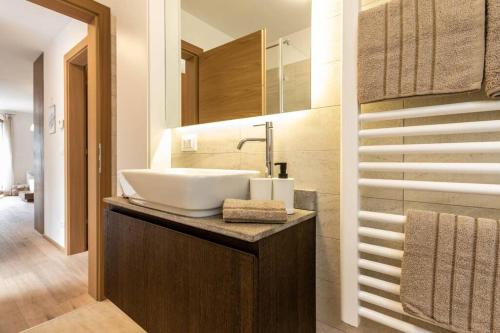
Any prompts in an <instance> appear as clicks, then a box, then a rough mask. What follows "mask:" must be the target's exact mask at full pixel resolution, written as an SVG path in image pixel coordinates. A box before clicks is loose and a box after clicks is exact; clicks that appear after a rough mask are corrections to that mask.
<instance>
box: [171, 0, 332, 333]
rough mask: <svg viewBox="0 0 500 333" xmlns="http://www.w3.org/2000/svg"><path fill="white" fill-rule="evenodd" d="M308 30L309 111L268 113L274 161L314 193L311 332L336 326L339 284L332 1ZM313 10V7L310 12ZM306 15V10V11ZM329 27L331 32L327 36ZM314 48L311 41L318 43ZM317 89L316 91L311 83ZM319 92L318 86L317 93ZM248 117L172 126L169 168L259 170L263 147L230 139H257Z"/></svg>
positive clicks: (259, 130)
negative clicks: (184, 144) (319, 35)
mask: <svg viewBox="0 0 500 333" xmlns="http://www.w3.org/2000/svg"><path fill="white" fill-rule="evenodd" d="M324 4H328V5H329V6H328V8H320V9H319V13H320V14H321V15H320V17H318V18H317V20H315V22H316V23H314V24H313V30H316V31H317V30H318V29H321V30H323V35H324V36H325V39H322V40H316V41H313V52H314V49H315V47H314V43H315V42H316V43H321V44H322V46H321V50H322V53H321V54H318V53H316V57H315V56H314V54H313V59H312V62H313V64H314V65H313V68H312V83H311V84H312V85H313V86H316V87H317V88H316V92H315V93H314V89H315V88H313V96H312V104H313V109H312V110H307V111H298V112H291V113H288V114H283V115H276V116H273V118H272V121H273V123H274V139H275V142H274V148H275V162H279V161H284V162H287V163H288V164H289V174H290V176H291V177H294V178H295V180H296V188H301V189H315V190H317V191H318V192H319V205H318V206H319V207H318V210H319V212H318V213H319V216H318V224H317V264H316V266H317V295H318V297H317V299H318V300H317V318H318V332H325V333H326V332H337V330H336V329H334V328H335V327H336V326H338V325H339V323H340V312H339V304H340V296H339V295H340V293H339V292H340V290H339V287H340V284H339V234H340V231H339V229H340V227H339V205H340V203H339V202H340V196H339V178H340V171H339V165H340V163H339V162H340V135H339V134H340V133H339V132H340V128H339V126H340V123H339V121H340V106H339V105H340V98H339V96H340V59H339V58H340V50H339V45H340V44H339V40H340V29H339V28H340V21H341V20H340V1H332V2H324ZM313 11H314V9H313ZM313 15H314V14H313ZM331 32H335V33H331ZM318 47H319V46H318ZM318 87H319V88H318ZM318 89H320V91H319V90H318ZM262 121H263V120H259V119H258V118H257V119H252V121H250V122H244V123H241V122H229V123H219V124H216V125H207V126H204V125H202V126H196V127H192V128H184V129H176V130H173V131H172V133H173V134H172V166H173V167H208V168H233V169H256V170H260V171H261V172H262V173H263V172H264V170H265V166H264V162H265V154H264V145H263V144H262V143H248V144H246V145H245V146H244V148H243V150H242V151H241V152H240V151H238V150H237V149H236V145H237V143H238V141H239V140H240V139H242V138H245V137H249V136H263V135H264V132H263V129H262V127H253V126H252V124H255V123H260V122H262ZM187 133H196V134H197V135H198V151H197V152H194V153H188V152H184V153H183V152H181V151H180V140H181V136H182V135H183V134H187Z"/></svg>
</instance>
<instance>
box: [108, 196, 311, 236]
mask: <svg viewBox="0 0 500 333" xmlns="http://www.w3.org/2000/svg"><path fill="white" fill-rule="evenodd" d="M103 201H104V202H105V203H107V204H108V205H110V206H116V207H119V208H123V209H128V210H131V211H134V212H137V213H141V214H146V215H151V216H153V217H156V218H160V219H163V220H166V221H171V222H175V223H179V224H182V225H186V226H189V227H195V228H198V229H201V230H206V231H209V232H214V233H218V234H221V235H224V236H228V237H232V238H237V239H240V240H243V241H246V242H250V243H254V242H257V241H259V240H262V239H264V238H266V237H269V236H271V235H274V234H276V233H278V232H280V231H282V230H285V229H288V228H290V227H293V226H295V225H297V224H299V223H301V222H304V221H306V220H310V219H312V218H315V217H316V216H317V212H316V211H310V210H303V209H296V213H295V214H293V215H289V217H288V221H287V222H286V223H283V224H260V223H237V224H236V223H235V224H234V225H244V226H245V227H250V228H251V227H252V226H255V227H264V226H267V227H270V229H269V230H265V231H262V232H260V233H258V234H256V235H249V234H245V233H243V232H238V231H235V230H230V227H229V226H230V225H232V224H233V223H227V222H223V221H222V217H220V215H218V216H212V217H203V218H195V217H186V216H181V215H176V214H172V213H167V212H163V211H160V210H156V209H152V208H147V207H143V206H139V205H136V204H133V203H130V202H129V201H128V200H127V199H125V198H122V197H108V198H104V199H103ZM207 221H210V222H211V224H206V223H203V222H207ZM214 223H223V224H224V227H223V226H222V225H221V226H217V225H214Z"/></svg>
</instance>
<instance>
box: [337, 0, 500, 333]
mask: <svg viewBox="0 0 500 333" xmlns="http://www.w3.org/2000/svg"><path fill="white" fill-rule="evenodd" d="M359 10H360V6H359V2H358V1H352V0H344V1H343V24H342V25H343V32H342V35H343V40H351V41H353V40H356V39H357V16H358V13H359ZM343 45H347V44H345V43H344V44H343ZM356 59H357V54H356V48H355V47H349V48H347V47H344V48H343V50H342V94H341V96H342V162H341V165H342V166H341V168H342V179H341V193H342V196H341V259H342V260H341V285H342V288H341V297H342V307H341V308H342V320H343V321H344V322H346V323H348V324H350V325H352V326H356V327H357V326H358V325H359V320H360V317H364V318H367V319H370V320H373V321H375V322H378V323H381V324H383V325H385V326H389V327H392V328H394V329H397V330H400V331H403V332H412V333H424V332H430V331H429V330H428V329H424V328H422V327H421V326H426V327H429V324H427V325H425V324H422V325H420V326H419V325H416V324H414V323H413V322H412V323H410V322H408V321H405V320H403V319H401V318H404V317H402V316H401V315H406V314H405V312H404V311H403V307H402V305H401V303H400V302H397V301H394V300H393V299H397V296H399V292H400V286H399V284H397V283H393V282H388V281H385V280H382V279H379V278H374V277H372V276H368V275H364V274H362V273H361V272H366V271H370V272H376V273H379V274H382V276H388V277H390V278H393V279H392V281H394V280H397V278H399V277H400V276H401V268H399V266H393V265H390V264H387V262H391V260H392V261H394V260H396V261H398V260H401V259H402V257H403V251H401V250H398V249H393V248H390V247H385V246H380V245H375V244H371V243H370V241H372V240H374V239H375V240H384V241H392V242H397V243H400V244H402V243H403V242H404V233H402V232H395V231H389V230H387V226H390V225H403V224H404V223H405V221H406V217H405V216H404V215H396V214H386V213H381V212H375V211H366V210H361V209H360V189H362V188H377V189H379V188H381V189H400V190H417V191H437V192H452V193H466V194H481V195H494V196H497V195H500V185H499V184H484V183H481V184H479V183H470V182H464V183H457V182H441V181H420V180H405V179H403V180H399V179H398V180H392V179H382V178H380V179H379V178H362V177H361V176H360V172H364V171H370V172H373V171H375V172H377V174H383V173H384V172H405V173H407V172H414V173H417V172H422V173H449V174H451V173H453V174H462V175H464V177H466V176H467V175H475V174H477V175H479V174H491V175H500V163H408V162H360V156H365V155H366V156H367V155H386V154H404V155H409V154H480V153H494V154H500V141H487V142H454V143H429V144H402V145H401V144H394V145H360V140H361V139H364V138H384V137H411V136H427V135H437V134H464V133H491V132H500V120H487V121H471V122H464V123H453V124H450V123H445V124H433V125H420V126H407V127H391V128H377V129H360V128H361V126H360V124H364V123H369V122H374V121H387V120H398V119H399V120H402V119H411V118H422V117H437V116H446V115H457V114H471V113H477V112H489V111H498V110H500V102H499V101H475V102H465V103H456V104H447V105H438V106H429V107H417V108H411V109H403V110H395V111H385V112H374V113H364V114H361V113H360V108H359V105H358V102H357V96H356V91H357V82H356ZM353 184H358V186H353ZM360 222H369V223H370V227H366V226H362V223H360ZM400 229H402V228H400ZM361 239H362V240H361ZM363 254H368V255H371V256H370V258H374V257H376V258H384V259H390V260H389V261H384V260H380V261H384V263H382V262H378V261H375V260H367V259H363V258H362V257H363ZM353 277H357V278H353ZM394 278H396V279H394ZM389 280H390V279H389ZM361 286H365V287H369V288H372V289H376V290H379V291H382V292H384V293H389V294H392V295H394V296H396V297H393V299H389V298H386V297H382V296H379V295H376V294H374V293H370V292H367V291H363V290H362V289H363V288H361ZM365 289H366V288H365ZM382 294H383V293H382ZM363 304H370V305H371V306H369V307H368V306H363ZM376 309H380V310H376ZM388 314H393V316H391V315H388ZM406 316H408V315H406ZM408 317H411V316H408ZM417 322H418V320H417Z"/></svg>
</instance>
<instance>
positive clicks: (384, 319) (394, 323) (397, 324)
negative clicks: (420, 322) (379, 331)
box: [359, 306, 432, 333]
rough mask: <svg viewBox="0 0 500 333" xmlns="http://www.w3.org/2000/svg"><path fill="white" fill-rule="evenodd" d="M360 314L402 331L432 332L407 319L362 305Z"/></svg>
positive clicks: (410, 332)
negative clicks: (406, 320) (397, 317)
mask: <svg viewBox="0 0 500 333" xmlns="http://www.w3.org/2000/svg"><path fill="white" fill-rule="evenodd" d="M359 315H360V316H361V317H364V318H367V319H370V320H373V321H375V322H377V323H380V324H382V325H385V326H389V327H391V328H394V329H396V330H400V331H401V332H406V333H432V332H431V331H428V330H426V329H423V328H420V327H418V326H416V325H413V324H410V323H407V322H405V321H402V320H399V319H396V318H393V317H391V316H387V315H385V314H382V313H380V312H377V311H374V310H371V309H368V308H365V307H362V306H361V307H360V308H359Z"/></svg>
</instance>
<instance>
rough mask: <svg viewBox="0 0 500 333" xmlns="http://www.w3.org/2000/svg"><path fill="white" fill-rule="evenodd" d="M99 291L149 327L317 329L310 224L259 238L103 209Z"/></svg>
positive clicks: (171, 330) (172, 331) (171, 331)
mask: <svg viewBox="0 0 500 333" xmlns="http://www.w3.org/2000/svg"><path fill="white" fill-rule="evenodd" d="M105 294H106V297H107V298H109V299H110V300H111V301H112V302H113V303H114V304H116V305H117V306H118V307H119V308H120V309H122V310H123V311H124V312H125V313H127V314H128V315H129V316H130V317H131V318H132V319H133V320H134V321H136V322H137V323H138V324H139V325H140V326H142V327H143V328H144V329H145V330H146V331H148V332H152V333H154V332H168V333H184V332H200V333H205V332H207V333H208V332H231V333H232V332H270V333H271V332H272V333H280V332H283V333H293V332H304V333H305V332H308V333H309V332H311V333H313V332H315V223H314V219H312V220H310V221H304V222H301V223H299V224H297V225H295V226H292V227H290V228H288V229H285V230H282V231H280V232H278V233H276V234H273V235H271V236H269V237H266V238H263V239H261V240H259V241H257V242H246V241H242V240H240V239H235V238H231V237H226V236H224V235H220V234H216V233H211V232H208V231H204V230H196V229H195V228H187V229H183V227H182V226H181V228H179V225H176V224H175V223H169V221H160V220H158V219H155V218H149V217H148V216H147V215H141V216H137V214H134V213H132V212H128V211H123V210H122V211H120V210H118V211H117V210H116V209H115V210H113V209H108V210H107V211H106V222H105Z"/></svg>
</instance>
